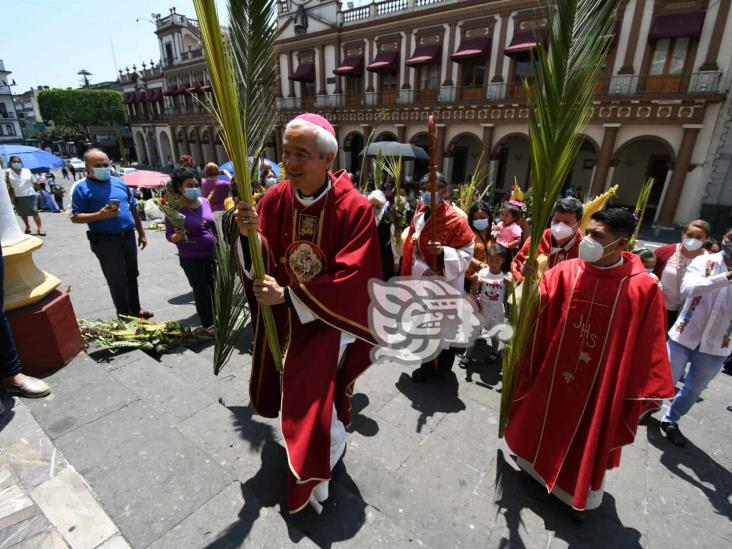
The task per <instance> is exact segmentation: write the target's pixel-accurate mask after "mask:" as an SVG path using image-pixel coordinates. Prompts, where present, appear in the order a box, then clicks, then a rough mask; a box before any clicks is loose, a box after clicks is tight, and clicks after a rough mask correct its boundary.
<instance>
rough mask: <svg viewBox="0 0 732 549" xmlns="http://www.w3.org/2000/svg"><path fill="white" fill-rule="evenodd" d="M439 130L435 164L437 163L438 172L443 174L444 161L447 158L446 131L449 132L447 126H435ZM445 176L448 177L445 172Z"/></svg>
mask: <svg viewBox="0 0 732 549" xmlns="http://www.w3.org/2000/svg"><path fill="white" fill-rule="evenodd" d="M435 127H436V128H437V154H436V155H435V162H436V163H437V171H438V172H442V161H443V158H444V156H445V131H446V130H447V124H435ZM443 175H445V177H447V175H446V174H445V173H444V172H443Z"/></svg>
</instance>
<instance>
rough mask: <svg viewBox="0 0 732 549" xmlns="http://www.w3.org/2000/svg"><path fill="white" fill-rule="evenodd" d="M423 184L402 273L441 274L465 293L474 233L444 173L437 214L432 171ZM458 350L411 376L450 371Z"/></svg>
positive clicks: (449, 351)
mask: <svg viewBox="0 0 732 549" xmlns="http://www.w3.org/2000/svg"><path fill="white" fill-rule="evenodd" d="M420 186H421V193H422V194H421V200H420V202H419V205H418V206H417V211H416V212H415V213H414V217H413V218H412V222H411V223H410V224H409V230H408V232H407V237H406V238H405V239H404V250H403V255H402V270H401V275H402V276H438V277H440V278H442V279H443V280H444V281H445V282H447V283H448V284H449V285H451V286H452V287H454V288H455V289H456V290H457V291H458V292H459V293H460V294H462V292H463V290H464V288H463V284H464V282H463V281H464V279H465V271H467V270H468V267H470V262H471V260H472V259H473V247H474V245H475V235H474V234H473V231H472V229H471V228H470V225H469V224H468V219H467V217H466V216H465V215H464V213H460V211H458V210H457V209H456V208H455V207H454V206H453V205H452V204H451V203H450V202H448V201H447V200H446V197H447V194H448V193H449V188H448V186H447V180H446V179H445V177H444V176H443V175H442V174H441V173H438V174H437V191H438V192H437V193H435V201H436V204H435V208H434V217H432V211H433V209H432V208H430V200H431V195H430V191H429V175H425V176H424V177H423V178H422V181H421V182H420ZM433 225H436V230H437V233H436V237H437V240H435V241H433V240H432V227H433ZM433 260H434V264H433ZM455 354H456V351H455V349H453V348H449V349H445V350H443V351H442V352H441V353H440V355H439V357H438V358H437V364H435V363H434V362H433V361H429V362H426V363H424V364H422V366H420V367H419V368H418V369H417V370H415V371H414V372H412V380H413V381H415V382H417V383H420V382H422V381H424V380H426V379H427V378H428V377H430V376H431V375H432V374H434V373H435V371H436V369H437V370H441V371H449V370H450V369H451V368H452V365H453V362H455ZM436 367H437V368H436Z"/></svg>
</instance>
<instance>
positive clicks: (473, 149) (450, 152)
mask: <svg viewBox="0 0 732 549" xmlns="http://www.w3.org/2000/svg"><path fill="white" fill-rule="evenodd" d="M482 151H483V141H482V140H481V138H480V137H478V136H477V135H476V134H474V133H473V132H462V133H459V134H458V135H456V136H455V137H453V138H452V139H451V140H450V142H449V143H448V145H447V149H446V151H445V157H446V158H450V159H451V161H452V166H451V169H450V181H451V182H452V184H453V185H461V184H462V183H465V182H467V181H469V180H470V178H471V177H472V175H473V172H474V171H475V169H476V167H477V166H478V161H479V160H480V154H481V152H482ZM446 175H447V174H446Z"/></svg>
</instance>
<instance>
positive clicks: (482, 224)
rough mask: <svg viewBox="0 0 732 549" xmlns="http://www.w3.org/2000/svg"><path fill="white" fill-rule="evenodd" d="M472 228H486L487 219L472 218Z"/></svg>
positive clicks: (482, 229)
mask: <svg viewBox="0 0 732 549" xmlns="http://www.w3.org/2000/svg"><path fill="white" fill-rule="evenodd" d="M473 228H474V229H475V230H476V231H485V230H486V229H487V228H488V220H487V219H473Z"/></svg>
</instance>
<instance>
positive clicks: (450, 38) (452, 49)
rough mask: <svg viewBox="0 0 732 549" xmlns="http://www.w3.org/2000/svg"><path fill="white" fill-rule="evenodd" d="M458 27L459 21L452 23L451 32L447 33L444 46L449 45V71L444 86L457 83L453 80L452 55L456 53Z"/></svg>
mask: <svg viewBox="0 0 732 549" xmlns="http://www.w3.org/2000/svg"><path fill="white" fill-rule="evenodd" d="M456 29H457V23H450V32H448V33H447V40H448V42H447V44H443V45H442V47H443V48H445V46H447V62H446V63H447V65H448V68H447V73H446V74H445V81H444V82H443V83H442V85H443V86H454V85H455V83H454V82H453V81H452V61H451V60H450V57H451V56H452V54H453V53H455V30H456Z"/></svg>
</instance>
